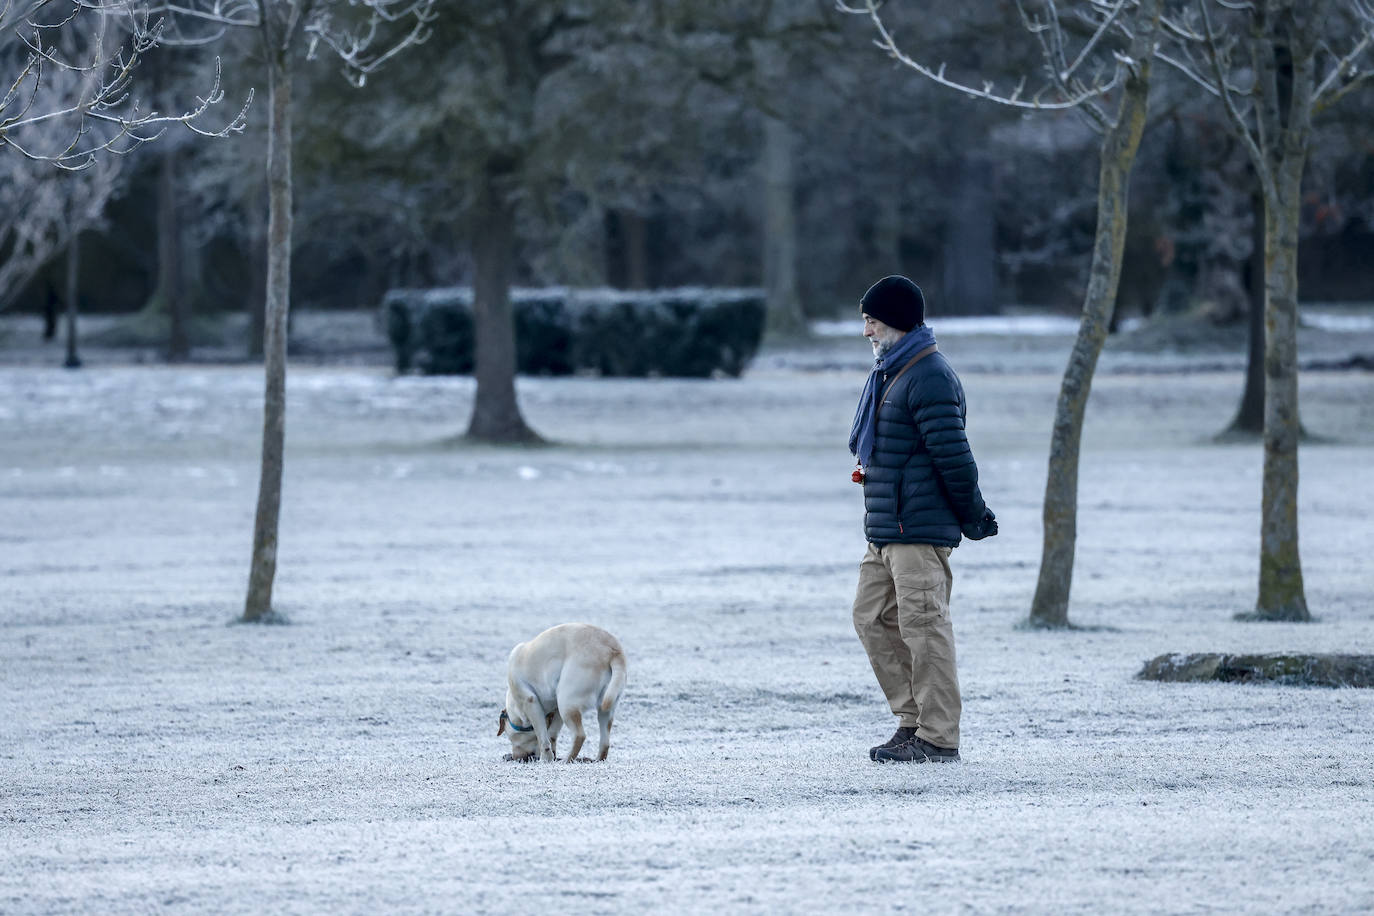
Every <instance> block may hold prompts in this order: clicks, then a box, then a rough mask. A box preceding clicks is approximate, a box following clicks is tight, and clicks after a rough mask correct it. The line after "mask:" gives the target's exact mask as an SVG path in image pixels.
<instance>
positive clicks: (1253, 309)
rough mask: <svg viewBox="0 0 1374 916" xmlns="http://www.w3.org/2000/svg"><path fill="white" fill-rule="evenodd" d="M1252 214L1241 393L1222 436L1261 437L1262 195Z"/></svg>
mask: <svg viewBox="0 0 1374 916" xmlns="http://www.w3.org/2000/svg"><path fill="white" fill-rule="evenodd" d="M1251 208H1252V211H1253V214H1254V215H1253V220H1252V229H1251V231H1250V240H1251V249H1250V259H1249V261H1248V262H1247V263H1246V268H1245V287H1246V292H1247V293H1248V295H1249V300H1250V301H1249V308H1248V309H1247V311H1246V315H1247V325H1248V327H1247V329H1246V342H1247V351H1246V358H1245V391H1244V392H1243V393H1242V394H1241V397H1240V407H1239V408H1238V409H1237V410H1236V416H1235V419H1233V420H1232V421H1231V425H1230V426H1229V427H1228V428H1227V429H1226V432H1225V433H1224V434H1223V435H1232V436H1254V437H1258V436H1261V435H1263V434H1264V303H1265V301H1266V299H1267V298H1268V297H1267V296H1266V295H1265V289H1264V277H1265V229H1264V224H1265V219H1264V194H1263V193H1262V192H1261V191H1258V190H1257V191H1256V192H1255V194H1254V195H1253V196H1252V197H1251Z"/></svg>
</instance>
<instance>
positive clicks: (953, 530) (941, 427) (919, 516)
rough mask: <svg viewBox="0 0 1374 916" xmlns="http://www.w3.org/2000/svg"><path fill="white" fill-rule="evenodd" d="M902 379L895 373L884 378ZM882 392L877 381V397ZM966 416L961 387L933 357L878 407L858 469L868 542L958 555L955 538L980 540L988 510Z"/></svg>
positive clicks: (903, 379) (909, 374)
mask: <svg viewBox="0 0 1374 916" xmlns="http://www.w3.org/2000/svg"><path fill="white" fill-rule="evenodd" d="M900 371H901V367H900V366H898V367H894V368H893V369H892V371H891V373H890V375H891V376H895V375H896V374H897V373H898V372H900ZM887 384H888V379H887V378H882V379H880V388H879V390H880V391H881V390H883V388H885V386H886V385H887ZM964 413H965V407H964V386H963V385H961V384H960V383H959V377H958V376H957V375H955V374H954V369H953V368H952V367H951V366H950V364H949V361H948V360H947V359H945V357H944V354H942V353H940V352H938V351H937V352H935V353H932V354H930V356H927V357H926V358H925V359H922V360H921V361H920V362H918V363H916V365H914V366H912V367H911V369H910V370H908V371H907V373H906V374H905V375H903V376H902V377H901V378H900V379H898V380H897V384H896V385H895V386H894V387H893V390H892V391H890V392H888V393H887V396H886V397H885V398H884V399H883V402H882V404H880V405H879V407H878V429H877V438H876V441H875V442H874V446H873V459H872V461H871V462H870V463H869V466H868V467H867V468H865V469H864V470H865V477H864V534H865V535H866V536H867V538H868V540H869V541H871V542H872V543H874V544H879V545H881V544H935V545H937V546H942V547H957V546H959V540H960V534H961V532H962V533H965V534H968V535H969V536H970V537H975V538H977V537H982V536H983V535H984V533H985V532H984V531H983V525H984V518H985V516H987V515H988V513H987V506H986V505H985V504H984V502H983V495H982V494H981V493H980V492H979V491H978V466H977V465H976V464H974V461H973V451H972V449H970V448H969V444H968V437H967V436H965V435H964ZM993 530H995V529H993ZM986 533H991V531H989V532H986Z"/></svg>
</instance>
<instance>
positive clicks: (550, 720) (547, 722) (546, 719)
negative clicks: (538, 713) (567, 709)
mask: <svg viewBox="0 0 1374 916" xmlns="http://www.w3.org/2000/svg"><path fill="white" fill-rule="evenodd" d="M556 715H558V710H554V711H553V712H551V713H549V714H548V715H547V716H545V717H544V727H545V728H552V727H553V717H554V716H556Z"/></svg>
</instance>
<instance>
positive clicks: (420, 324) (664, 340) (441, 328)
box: [382, 286, 765, 378]
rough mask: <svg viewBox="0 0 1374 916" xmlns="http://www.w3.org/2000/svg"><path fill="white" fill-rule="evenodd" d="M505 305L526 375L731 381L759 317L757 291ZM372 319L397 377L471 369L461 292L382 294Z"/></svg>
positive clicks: (690, 291)
mask: <svg viewBox="0 0 1374 916" xmlns="http://www.w3.org/2000/svg"><path fill="white" fill-rule="evenodd" d="M511 307H512V309H513V310H514V313H515V344H516V364H517V369H518V371H520V372H522V373H524V374H526V375H570V374H572V373H585V374H590V375H614V376H649V375H665V376H681V377H688V378H707V377H710V376H712V375H715V374H716V373H722V374H724V375H729V376H738V375H739V374H740V373H741V372H743V371H744V369H745V367H746V366H747V365H748V364H749V361H750V360H751V359H753V357H754V354H755V353H756V352H757V351H758V347H759V341H760V340H762V338H763V324H764V317H765V306H764V299H763V291H762V290H758V289H704V288H683V289H668V290H654V291H643V292H641V291H624V290H610V289H594V290H573V289H568V288H566V287H559V286H552V287H546V288H542V289H518V288H517V289H513V290H511ZM382 315H383V319H384V322H385V325H386V332H387V338H388V339H389V340H390V341H391V346H392V349H393V350H394V351H395V355H396V371H397V372H410V371H412V370H416V371H419V372H422V373H424V374H426V375H442V374H465V373H470V372H472V369H473V339H474V327H473V315H472V290H471V288H469V287H463V286H457V287H449V288H445V289H395V290H391V291H390V292H388V293H387V294H386V297H385V298H384V299H383V300H382Z"/></svg>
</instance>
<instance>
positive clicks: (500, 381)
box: [467, 162, 539, 443]
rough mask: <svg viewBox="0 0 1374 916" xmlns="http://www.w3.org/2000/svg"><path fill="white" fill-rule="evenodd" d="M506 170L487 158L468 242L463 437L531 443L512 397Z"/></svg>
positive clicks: (511, 236)
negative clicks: (467, 393) (469, 379)
mask: <svg viewBox="0 0 1374 916" xmlns="http://www.w3.org/2000/svg"><path fill="white" fill-rule="evenodd" d="M507 171H508V170H506V169H504V168H503V167H502V166H501V165H500V164H499V163H495V162H493V163H489V164H488V165H487V167H486V169H485V171H484V173H483V176H482V178H481V182H482V184H481V187H480V189H479V192H478V199H477V206H476V216H477V220H478V222H477V224H476V225H477V226H478V227H479V229H478V231H477V232H476V233H475V236H476V237H475V239H474V242H473V257H474V260H475V262H476V264H475V273H476V276H475V277H474V283H473V291H472V292H473V324H474V325H475V328H474V330H475V336H476V367H475V369H474V372H473V374H474V375H475V376H476V380H477V392H476V394H475V396H474V399H473V405H472V420H471V421H470V423H469V424H468V432H467V437H468V438H469V439H473V440H477V441H480V442H504V443H517V442H537V441H538V440H539V436H538V435H537V434H536V433H535V432H534V431H533V430H532V429H530V428H529V426H527V425H526V424H525V419H524V417H522V416H521V415H520V404H519V403H518V402H517V400H516V397H515V370H516V363H515V316H514V313H513V311H512V309H511V304H510V284H511V274H512V263H513V251H514V247H515V211H514V209H513V207H512V205H511V202H510V199H509V196H508V191H507V187H506V179H507V177H508V174H507Z"/></svg>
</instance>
